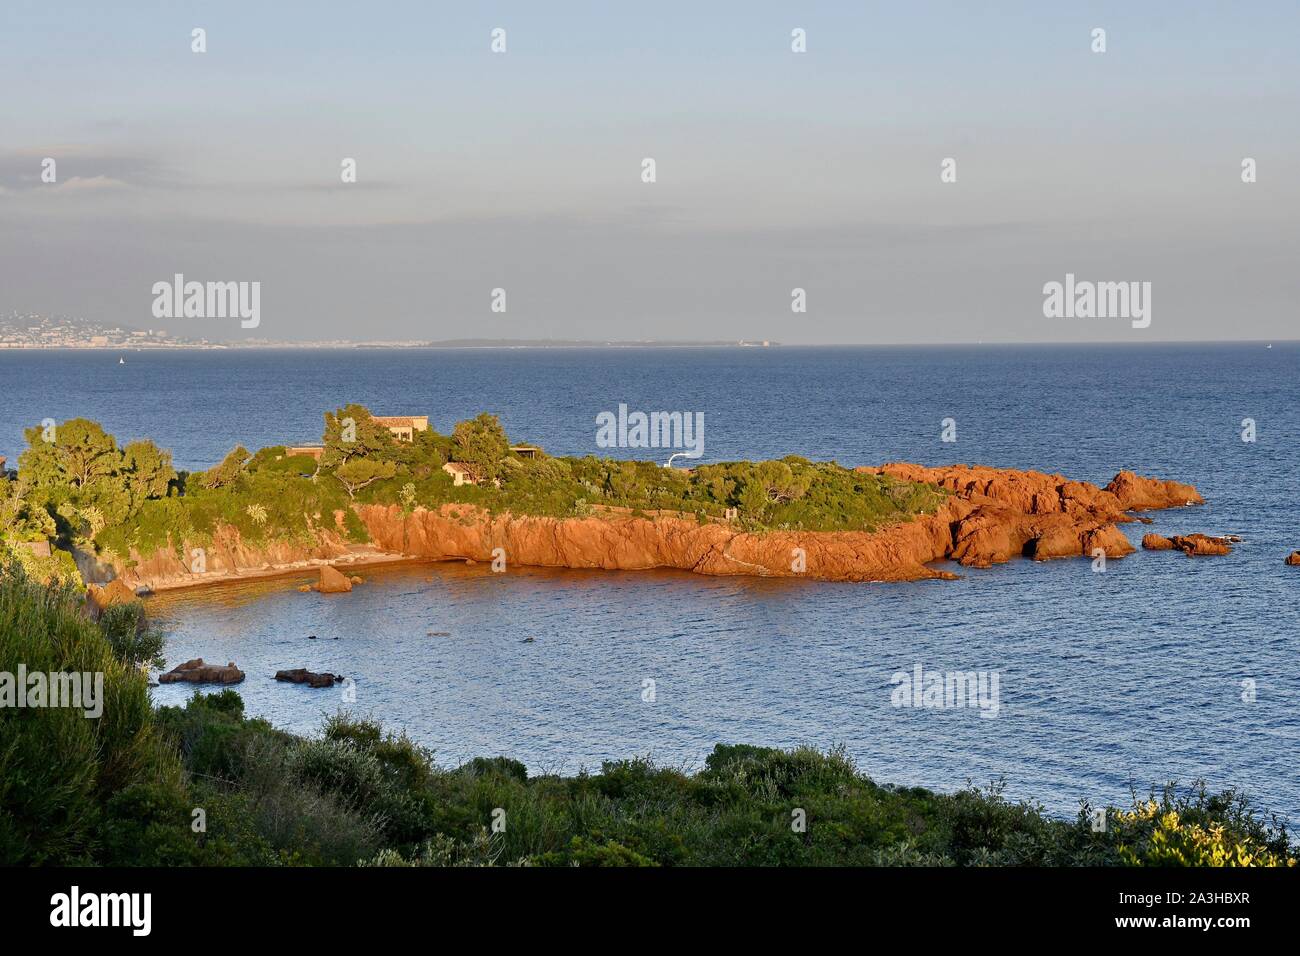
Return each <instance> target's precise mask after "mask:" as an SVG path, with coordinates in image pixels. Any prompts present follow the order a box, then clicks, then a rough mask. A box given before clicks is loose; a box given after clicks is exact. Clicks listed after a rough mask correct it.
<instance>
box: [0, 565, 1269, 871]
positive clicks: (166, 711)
mask: <svg viewBox="0 0 1300 956" xmlns="http://www.w3.org/2000/svg"><path fill="white" fill-rule="evenodd" d="M143 631H144V632H145V633H147V628H144V629H143ZM140 632H141V628H140V621H139V617H138V612H135V611H121V612H118V614H116V615H115V616H113V617H110V618H105V619H104V620H102V621H101V622H99V623H95V622H92V621H91V620H89V619H88V618H87V616H86V615H85V614H84V613H83V610H82V603H81V599H80V598H79V597H78V595H77V594H76V592H75V591H73V590H72V589H69V588H47V587H45V586H42V585H39V584H36V583H34V582H31V581H29V580H28V579H27V578H26V576H25V575H24V573H23V572H22V570H21V568H20V567H18V566H10V567H9V568H8V569H7V570H6V571H5V572H4V573H3V574H0V673H4V672H8V673H13V672H15V671H16V670H17V668H18V665H19V664H20V663H23V664H25V665H26V667H27V669H28V670H29V671H32V670H43V671H57V670H78V671H100V672H102V673H104V675H105V707H104V712H103V716H102V717H101V718H99V719H89V718H86V717H85V716H83V714H82V713H81V712H80V711H77V710H68V709H53V708H45V709H40V710H31V709H25V710H19V709H15V708H12V707H2V708H0V864H41V863H45V864H124V865H136V864H139V865H213V866H216V865H274V866H280V865H353V864H362V863H364V864H368V865H377V866H412V865H489V864H519V863H524V864H530V865H537V866H568V865H581V866H691V865H715V866H731V865H906V866H917V865H935V866H986V865H1008V866H1010V865H1034V866H1056V865H1094V864H1095V865H1160V866H1167V865H1223V866H1273V865H1288V866H1289V865H1294V863H1295V860H1294V853H1293V850H1292V848H1291V847H1290V844H1289V839H1288V836H1287V834H1286V832H1285V830H1283V829H1280V828H1277V827H1273V826H1269V825H1266V824H1265V823H1264V822H1263V821H1262V820H1261V819H1260V818H1259V817H1258V815H1257V814H1255V813H1254V812H1253V811H1252V810H1251V809H1250V807H1249V806H1248V805H1247V804H1246V803H1245V802H1244V801H1243V800H1242V799H1240V798H1239V797H1238V796H1237V795H1235V794H1233V793H1231V792H1229V793H1226V794H1223V795H1217V796H1215V795H1210V794H1207V793H1206V792H1204V790H1201V789H1193V790H1191V791H1188V792H1182V791H1177V790H1175V789H1174V788H1172V787H1170V788H1168V789H1166V790H1165V792H1164V793H1162V794H1160V795H1158V796H1157V795H1153V796H1152V798H1151V799H1150V800H1143V801H1135V803H1134V807H1133V809H1132V810H1131V811H1126V812H1117V811H1114V810H1110V811H1108V812H1107V826H1106V827H1105V829H1104V830H1103V831H1100V832H1097V831H1095V830H1094V828H1093V826H1092V812H1091V810H1090V808H1088V807H1086V806H1085V807H1082V808H1081V809H1080V812H1079V815H1078V817H1077V819H1074V820H1059V819H1054V818H1052V817H1049V816H1047V815H1046V814H1044V813H1043V812H1042V810H1041V809H1039V808H1036V807H1033V806H1029V805H1025V804H1017V803H1011V802H1009V801H1007V800H1006V799H1005V798H1004V797H1003V795H1002V793H1001V792H1000V790H999V789H998V788H993V789H989V790H974V789H967V790H962V791H959V792H957V793H953V794H938V793H932V792H930V791H928V790H922V789H919V788H894V787H889V786H882V785H880V784H877V783H875V782H873V781H872V780H870V779H869V778H868V777H866V776H865V775H863V774H862V773H861V772H859V771H858V770H857V769H856V768H855V767H854V766H853V764H852V763H851V762H850V761H849V760H848V759H847V758H846V757H845V756H844V755H843V754H842V753H839V752H834V751H833V752H830V753H820V752H818V751H815V750H811V749H806V748H800V749H796V750H790V751H785V750H775V749H770V748H763V747H751V746H719V747H717V748H715V749H714V751H713V753H712V754H710V755H709V757H708V759H707V761H706V762H705V766H704V768H703V769H702V770H700V771H699V772H697V773H684V772H682V771H680V770H677V769H673V768H666V767H657V766H655V765H654V764H653V763H651V762H650V761H648V760H622V761H617V762H610V763H606V764H604V765H602V766H601V768H600V770H599V772H596V773H580V774H578V775H576V776H572V777H558V776H552V775H546V776H537V777H533V776H530V775H529V774H528V772H527V770H526V768H525V767H524V766H523V764H521V763H519V762H518V761H515V760H510V759H508V758H504V757H495V758H480V759H476V760H472V761H470V762H469V763H467V764H464V765H463V766H461V767H458V768H456V769H444V768H440V767H438V766H437V765H436V764H435V763H434V762H433V760H432V756H431V754H429V753H428V752H427V751H425V750H424V749H422V748H421V747H419V746H417V745H416V744H414V743H413V742H412V741H410V740H409V739H407V738H405V737H403V736H400V735H393V734H389V733H385V732H384V731H383V730H382V729H381V728H380V727H379V726H378V725H376V724H374V723H372V722H369V721H364V720H356V719H353V718H351V717H350V716H346V715H339V716H337V717H335V718H333V719H331V720H329V721H327V722H326V724H325V727H324V731H323V733H322V735H321V736H320V737H319V738H314V739H304V738H300V737H296V736H293V735H291V734H287V733H284V732H282V731H279V730H276V729H275V728H274V727H272V726H271V725H270V724H268V723H267V722H266V721H263V720H259V719H252V718H249V717H247V716H245V714H244V712H243V702H242V700H241V699H240V697H239V695H238V694H237V693H236V692H235V691H233V690H230V689H226V690H223V691H221V692H219V693H212V694H206V695H204V694H196V695H195V696H194V697H193V698H191V699H190V701H189V702H188V703H187V704H186V705H185V706H184V707H162V708H158V709H156V710H155V709H154V708H152V707H151V706H150V701H149V694H148V688H147V685H146V677H145V674H144V672H143V671H142V670H141V669H140V668H139V667H138V666H137V665H138V664H139V663H140V662H141V660H143V659H145V658H146V657H148V656H149V654H150V653H151V649H150V647H149V646H148V644H147V641H146V642H145V644H144V646H142V645H141V643H140V642H138V641H136V640H135V639H128V640H123V637H124V635H130V634H132V633H136V634H138V633H140ZM494 821H500V822H501V823H503V824H504V826H503V827H499V828H493V826H492V824H493V822H494ZM801 823H802V824H803V825H801Z"/></svg>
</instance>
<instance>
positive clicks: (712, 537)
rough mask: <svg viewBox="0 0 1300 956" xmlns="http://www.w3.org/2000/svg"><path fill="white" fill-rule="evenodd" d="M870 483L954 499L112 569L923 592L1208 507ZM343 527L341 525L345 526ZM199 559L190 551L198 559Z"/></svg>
mask: <svg viewBox="0 0 1300 956" xmlns="http://www.w3.org/2000/svg"><path fill="white" fill-rule="evenodd" d="M857 470H859V471H862V472H864V473H871V474H884V475H888V476H891V477H894V478H897V479H901V480H906V481H919V482H928V483H931V484H934V485H937V486H938V487H940V488H941V489H943V490H945V491H946V492H948V496H947V498H945V500H944V502H943V504H942V505H941V506H940V507H939V508H938V510H937V511H936V513H934V514H931V515H924V516H921V517H918V518H915V519H913V520H910V521H905V522H902V523H900V524H897V525H894V526H892V527H888V528H885V529H882V530H878V531H872V532H868V531H847V532H817V531H784V530H769V531H761V532H748V531H744V530H742V529H741V528H739V527H738V526H735V525H727V524H719V523H706V524H701V523H700V522H699V521H697V520H696V519H695V518H694V517H693V516H671V515H656V516H639V515H631V514H627V515H602V516H599V517H583V518H547V517H535V516H518V515H512V514H508V513H506V514H489V513H488V512H486V511H483V510H481V509H477V508H473V507H471V506H467V505H463V504H461V505H456V504H450V505H444V506H442V507H441V508H439V509H437V510H427V509H423V508H416V509H414V510H413V511H410V512H407V511H405V510H403V509H402V508H400V507H398V506H396V505H358V506H356V508H355V510H356V513H357V515H358V516H359V517H360V518H361V521H362V523H363V524H364V525H365V527H366V530H367V532H368V534H369V536H370V538H371V544H370V545H367V546H358V545H354V544H349V543H347V542H346V541H345V540H344V539H343V538H342V537H341V535H339V534H337V533H335V532H333V531H330V532H322V533H321V534H320V535H319V536H318V540H317V542H316V543H315V544H314V545H313V546H310V547H307V546H300V545H290V544H286V543H276V544H273V545H271V546H269V547H267V548H264V549H263V548H256V547H252V546H250V545H248V544H246V543H244V542H243V541H241V540H239V537H238V534H237V532H234V531H233V529H229V530H227V531H226V532H225V533H223V534H221V535H218V536H217V540H216V541H215V542H214V543H212V544H211V545H209V546H208V548H207V550H206V554H207V558H206V567H207V570H206V572H205V573H203V574H195V573H193V572H191V570H190V569H189V568H187V567H186V565H185V564H184V562H183V561H182V560H181V558H180V557H179V556H178V553H177V552H175V551H171V550H168V551H160V552H158V553H156V554H153V555H149V556H147V557H144V556H141V555H132V558H133V562H134V563H133V564H131V565H130V566H127V567H122V568H120V569H119V568H116V567H111V568H105V569H103V570H104V571H105V572H106V573H105V574H104V576H103V577H101V578H99V580H108V579H111V578H112V577H117V578H119V579H120V580H121V581H122V582H123V583H124V584H125V585H126V586H128V587H130V588H132V589H133V590H135V589H138V588H148V589H150V590H156V591H160V590H166V589H172V588H179V587H192V586H198V585H207V584H213V583H218V582H228V581H234V580H244V579H249V578H257V577H267V576H272V575H283V574H291V573H294V572H298V571H304V570H314V569H317V568H319V567H322V566H328V565H336V564H337V565H340V566H346V567H358V566H362V565H365V564H373V563H379V562H394V561H410V560H433V561H449V560H459V561H475V562H485V563H486V562H492V561H494V560H497V561H501V560H504V561H505V564H506V567H509V566H510V565H512V564H513V565H523V566H536V567H550V568H575V569H578V568H598V569H607V570H649V569H653V568H675V569H680V570H686V571H692V572H694V573H697V574H711V575H755V576H764V577H772V576H776V577H806V578H810V579H813V580H821V581H858V582H867V581H913V580H923V579H930V578H953V577H956V575H955V574H953V573H952V572H950V571H947V570H944V569H942V568H935V567H931V565H933V564H936V563H938V562H942V561H945V560H948V561H954V562H956V563H958V564H960V565H962V566H964V567H974V568H985V567H989V566H991V565H993V564H999V563H1003V562H1006V561H1010V560H1012V559H1013V558H1017V557H1028V558H1033V559H1035V560H1040V561H1041V560H1049V559H1054V558H1067V557H1079V556H1084V557H1097V556H1098V555H1101V554H1104V555H1105V556H1106V557H1107V558H1110V559H1114V558H1122V557H1124V556H1125V555H1128V554H1131V553H1133V552H1134V550H1136V549H1135V548H1134V546H1133V544H1132V543H1131V542H1130V541H1129V539H1128V537H1127V536H1126V535H1125V534H1124V532H1123V531H1122V530H1120V527H1119V526H1120V525H1121V524H1125V523H1128V522H1133V521H1140V520H1144V519H1142V518H1141V517H1140V516H1138V515H1135V514H1133V512H1138V511H1147V510H1155V509H1164V508H1179V507H1184V506H1188V505H1196V504H1201V503H1203V501H1202V498H1201V496H1200V494H1199V493H1198V492H1197V491H1196V489H1195V488H1194V487H1192V486H1191V485H1187V484H1182V483H1180V482H1176V481H1168V480H1164V479H1158V478H1144V477H1141V476H1138V475H1136V474H1134V473H1132V472H1127V471H1124V472H1120V473H1119V474H1117V475H1116V476H1115V478H1114V479H1113V480H1112V481H1111V482H1110V483H1109V484H1108V485H1106V487H1104V488H1100V487H1098V486H1097V485H1094V484H1091V483H1089V482H1083V481H1072V480H1070V479H1068V478H1066V477H1064V476H1063V475H1059V474H1046V473H1043V472H1037V471H1022V470H1015V469H998V468H988V467H981V466H966V465H954V466H945V467H937V468H929V467H925V466H921V465H915V464H909V463H905V462H902V463H894V464H888V465H884V466H881V467H877V468H868V467H862V468H859V469H857ZM335 517H336V524H338V525H340V526H341V515H336V516H335ZM187 551H188V549H182V553H186V552H187Z"/></svg>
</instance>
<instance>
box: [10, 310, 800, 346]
mask: <svg viewBox="0 0 1300 956" xmlns="http://www.w3.org/2000/svg"><path fill="white" fill-rule="evenodd" d="M779 344H780V343H778V342H772V341H770V340H767V339H755V340H752V341H751V340H749V339H737V340H723V339H711V340H703V341H697V340H689V339H662V340H656V339H638V340H620V339H491V338H458V339H437V340H422V339H392V340H383V339H371V340H360V341H359V340H355V339H325V340H319V341H314V342H302V341H277V340H274V339H261V338H247V339H236V340H231V341H212V340H209V339H205V338H197V339H195V338H186V337H183V336H177V335H174V334H172V333H170V332H167V331H165V330H154V329H137V328H131V327H128V326H123V325H106V324H104V323H100V322H94V321H90V320H87V319H75V318H67V317H64V316H46V315H41V314H39V313H28V314H20V313H18V312H14V313H12V314H10V315H8V316H0V351H28V350H55V349H61V350H76V351H145V350H153V349H168V350H171V349H575V348H590V349H609V348H628V349H636V348H768V347H771V346H774V345H779Z"/></svg>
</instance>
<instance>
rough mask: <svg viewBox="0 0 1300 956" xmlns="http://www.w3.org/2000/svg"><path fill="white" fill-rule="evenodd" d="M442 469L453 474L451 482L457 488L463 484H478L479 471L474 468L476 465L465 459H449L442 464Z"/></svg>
mask: <svg viewBox="0 0 1300 956" xmlns="http://www.w3.org/2000/svg"><path fill="white" fill-rule="evenodd" d="M442 470H443V471H445V472H446V473H447V474H449V475H451V483H452V485H453V486H455V487H457V488H459V487H460V486H461V485H477V484H478V481H479V479H478V473H477V472H476V471H475V470H474V466H473V465H468V464H466V463H465V462H463V461H449V462H447V464H445V465H443V466H442Z"/></svg>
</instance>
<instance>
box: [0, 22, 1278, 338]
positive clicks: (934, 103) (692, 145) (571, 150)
mask: <svg viewBox="0 0 1300 956" xmlns="http://www.w3.org/2000/svg"><path fill="white" fill-rule="evenodd" d="M195 27H202V28H204V29H206V31H207V45H208V49H207V52H206V53H203V54H196V53H193V52H191V49H190V47H191V30H192V29H193V28H195ZM496 27H501V28H504V29H505V30H506V42H507V52H506V53H504V54H494V53H493V52H491V49H490V43H491V35H490V34H491V31H492V30H493V28H496ZM1095 27H1101V28H1104V29H1105V30H1106V46H1107V50H1106V52H1105V53H1094V52H1093V51H1092V48H1091V47H1092V42H1093V41H1092V36H1091V33H1092V30H1093V28H1095ZM795 28H802V29H804V30H806V31H807V52H806V53H803V54H796V53H793V52H791V49H790V47H791V31H792V30H793V29H795ZM1297 36H1300V4H1297V3H1296V2H1294V0H1278V2H1258V3H1250V2H1240V3H1229V2H1224V3H1195V2H1193V3H1185V2H1173V0H1167V2H1142V3H1134V2H1132V0H1128V2H1122V3H1076V2H1071V3H1044V2H1041V0H1039V2H1025V3H1018V2H1002V3H996V2H994V3H978V4H977V3H970V2H953V3H937V2H936V3H926V2H917V3H906V4H900V3H863V2H848V0H844V2H840V3H808V2H801V3H793V2H791V3H762V2H743V3H742V2H735V3H706V2H702V0H696V2H691V3H685V2H683V3H673V2H653V3H630V2H627V3H625V2H618V3H615V2H590V3H578V2H539V0H531V2H521V3H484V2H473V3H471V2H458V3H438V2H431V0H419V2H409V3H406V2H383V0H371V2H364V3H356V2H349V3H335V2H329V0H314V2H300V3H293V2H275V3H271V2H265V0H255V2H239V0H221V2H216V0H212V2H207V3H204V2H185V0H154V2H139V0H137V2H132V0H122V2H114V3H106V2H103V0H95V2H58V0H4V2H3V4H0V90H2V91H3V93H2V94H0V312H6V313H7V312H8V311H10V310H11V309H20V310H23V311H39V312H47V313H63V314H72V315H80V316H84V317H87V318H94V319H100V320H107V321H111V322H121V323H126V324H130V325H136V326H140V327H153V328H158V327H165V328H169V329H171V330H173V331H175V332H176V333H178V334H187V335H204V336H208V337H209V338H236V337H240V336H244V335H258V336H262V337H270V338H285V339H289V338H293V339H316V338H333V337H352V338H389V339H397V338H421V339H437V338H451V337H461V336H485V337H493V338H539V337H575V338H597V339H607V338H612V339H642V338H660V339H664V338H695V339H700V338H709V339H736V338H740V337H745V338H760V339H761V338H768V339H774V340H779V341H782V342H789V343H830V342H970V341H977V340H983V341H1094V340H1119V341H1129V340H1132V341H1151V340H1160V339H1163V340H1169V339H1179V340H1188V339H1242V338H1295V337H1298V336H1297V332H1296V328H1297V308H1296V303H1297V301H1298V300H1300V268H1297V262H1298V261H1300V224H1298V223H1297V213H1298V212H1300V185H1298V183H1300V123H1298V122H1297V117H1300V54H1297V51H1296V49H1295V43H1296V37H1297ZM47 156H49V157H53V158H55V159H56V161H57V164H58V165H57V172H58V182H57V183H54V184H48V183H42V182H41V179H40V174H41V160H42V159H43V158H44V157H47ZM345 157H351V158H354V159H355V160H356V162H357V171H358V182H357V183H355V184H344V183H342V182H341V181H340V163H341V162H342V160H343V159H344V158H345ZM645 157H652V158H654V160H655V162H656V166H657V169H656V172H657V181H656V182H654V183H652V184H647V183H644V182H642V181H641V163H642V159H643V158H645ZM946 157H952V158H954V159H955V160H956V163H957V181H956V182H955V183H942V182H940V175H939V174H940V163H941V161H942V160H943V159H944V158H946ZM1244 157H1252V158H1254V159H1255V160H1256V162H1257V164H1258V181H1257V182H1255V183H1253V184H1245V183H1243V182H1242V179H1241V163H1242V160H1243V158H1244ZM176 272H181V273H184V275H185V276H186V278H187V279H196V280H199V281H208V280H213V281H260V282H261V284H262V291H261V308H262V324H261V327H260V328H259V329H257V330H256V331H253V332H245V331H243V330H241V329H240V328H239V323H238V321H237V320H230V319H177V320H171V321H159V320H157V319H155V318H154V317H153V316H152V314H151V311H150V309H151V306H152V303H153V296H152V293H151V287H152V285H153V283H154V282H157V281H159V280H169V279H170V278H171V276H172V275H173V274H174V273H176ZM1067 272H1072V273H1074V274H1075V275H1076V276H1078V277H1079V278H1080V279H1091V280H1096V281H1148V282H1151V283H1152V323H1151V326H1150V328H1147V329H1143V330H1138V329H1133V328H1131V327H1130V323H1129V322H1128V321H1125V320H1123V319H1047V318H1044V316H1043V291H1042V289H1043V285H1044V283H1046V282H1050V281H1053V280H1056V281H1060V280H1063V279H1064V277H1065V274H1066V273H1067ZM496 287H501V288H504V289H505V290H506V293H507V305H508V310H507V312H506V313H504V314H495V313H493V312H491V311H490V308H489V306H490V302H491V290H492V289H493V288H496ZM794 287H802V288H804V289H806V290H807V303H808V311H807V313H806V314H802V315H798V314H793V313H792V312H791V308H790V302H791V289H792V288H794Z"/></svg>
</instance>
